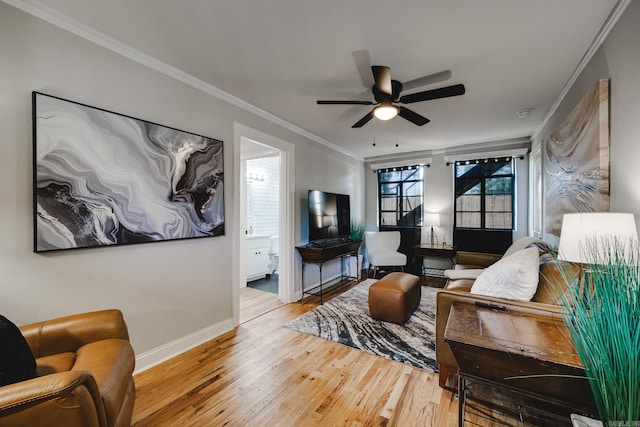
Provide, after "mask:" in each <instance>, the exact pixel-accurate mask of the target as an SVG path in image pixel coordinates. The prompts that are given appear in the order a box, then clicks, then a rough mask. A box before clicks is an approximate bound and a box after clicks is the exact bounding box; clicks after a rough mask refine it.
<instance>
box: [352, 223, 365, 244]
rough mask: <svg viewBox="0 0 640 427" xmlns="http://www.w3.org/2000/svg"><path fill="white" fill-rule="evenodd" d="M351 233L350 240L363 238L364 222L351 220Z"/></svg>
mask: <svg viewBox="0 0 640 427" xmlns="http://www.w3.org/2000/svg"><path fill="white" fill-rule="evenodd" d="M350 226H351V234H349V239H350V240H362V237H363V236H364V231H365V228H364V224H362V223H361V222H357V221H351V225H350Z"/></svg>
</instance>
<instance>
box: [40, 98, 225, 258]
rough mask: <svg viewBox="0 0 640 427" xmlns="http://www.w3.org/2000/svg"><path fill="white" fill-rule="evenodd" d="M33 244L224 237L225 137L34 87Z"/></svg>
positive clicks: (46, 247) (56, 246) (52, 246)
mask: <svg viewBox="0 0 640 427" xmlns="http://www.w3.org/2000/svg"><path fill="white" fill-rule="evenodd" d="M32 106H33V219H34V251H35V252H46V251H56V250H64V249H77V248H90V247H101V246H114V245H128V244H135V243H146V242H157V241H166V240H179V239H193V238H202V237H213V236H220V235H224V234H225V213H224V143H223V142H222V141H221V140H217V139H213V138H209V137H206V136H202V135H197V134H195V133H191V132H186V131H183V130H179V129H175V128H172V127H168V126H163V125H160V124H157V123H153V122H149V121H146V120H142V119H138V118H135V117H130V116H127V115H123V114H119V113H115V112H112V111H108V110H105V109H101V108H97V107H92V106H89V105H86V104H81V103H78V102H74V101H70V100H66V99H63V98H59V97H56V96H51V95H47V94H44V93H41V92H35V91H34V92H33V93H32Z"/></svg>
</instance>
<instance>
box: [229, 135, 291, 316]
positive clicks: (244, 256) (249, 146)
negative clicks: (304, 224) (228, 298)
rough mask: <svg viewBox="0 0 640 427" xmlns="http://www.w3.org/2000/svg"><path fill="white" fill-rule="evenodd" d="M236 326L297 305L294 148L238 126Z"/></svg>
mask: <svg viewBox="0 0 640 427" xmlns="http://www.w3.org/2000/svg"><path fill="white" fill-rule="evenodd" d="M234 146H235V152H234V166H235V168H234V171H236V172H235V173H234V183H235V188H237V189H238V191H237V192H236V194H238V197H237V198H235V200H236V203H235V204H234V206H235V207H236V213H237V214H236V215H234V217H235V219H236V221H234V225H235V226H234V230H233V234H234V242H236V243H237V244H236V245H235V248H236V250H235V254H236V256H235V257H234V289H233V290H234V292H233V297H234V321H235V324H236V325H238V324H240V323H243V322H245V321H247V320H250V319H252V318H254V317H256V316H258V315H260V314H262V313H264V312H266V311H270V310H272V309H273V308H275V307H278V306H280V305H281V304H282V303H287V302H291V301H292V300H293V294H294V290H293V272H292V270H293V262H292V261H293V222H294V221H292V217H293V215H292V213H293V209H292V207H293V200H292V198H293V192H292V191H291V188H293V186H292V179H293V159H294V146H293V144H290V143H287V142H286V141H282V140H279V139H277V138H275V137H272V136H270V135H267V134H264V133H262V132H259V131H256V130H254V129H251V128H248V127H246V126H244V125H241V124H238V123H235V124H234Z"/></svg>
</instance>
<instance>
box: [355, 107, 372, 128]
mask: <svg viewBox="0 0 640 427" xmlns="http://www.w3.org/2000/svg"><path fill="white" fill-rule="evenodd" d="M371 119H373V110H371V111H369V112H368V113H367V114H366V115H365V116H364V117H363V118H361V119H360V120H358V121H357V122H356V124H355V125H353V126H351V127H352V128H361V127H362V126H364V125H366V124H367V122H368V121H369V120H371Z"/></svg>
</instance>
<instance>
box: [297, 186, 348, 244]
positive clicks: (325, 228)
mask: <svg viewBox="0 0 640 427" xmlns="http://www.w3.org/2000/svg"><path fill="white" fill-rule="evenodd" d="M308 200H309V241H310V242H313V241H316V240H328V239H336V238H348V237H349V234H350V233H351V212H350V208H349V195H348V194H335V193H327V192H324V191H318V190H309V199H308Z"/></svg>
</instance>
